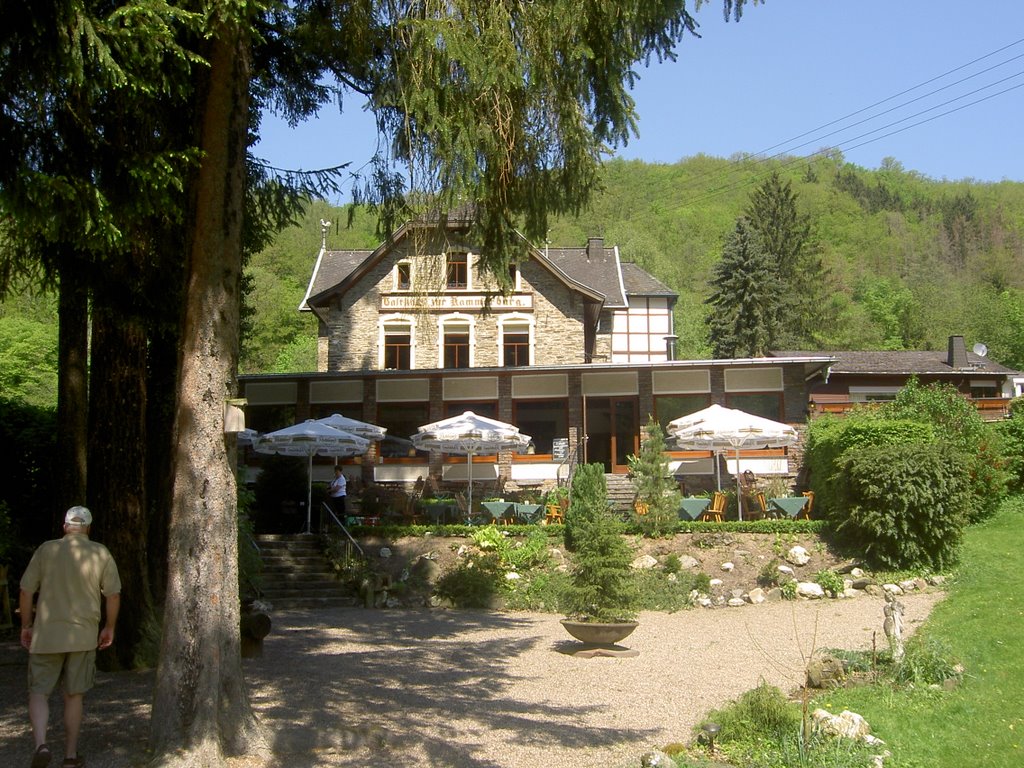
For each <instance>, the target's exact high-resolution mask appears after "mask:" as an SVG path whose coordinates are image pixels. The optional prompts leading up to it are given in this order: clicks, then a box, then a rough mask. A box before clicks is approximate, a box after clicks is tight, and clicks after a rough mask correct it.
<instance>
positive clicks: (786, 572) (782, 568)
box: [776, 565, 796, 576]
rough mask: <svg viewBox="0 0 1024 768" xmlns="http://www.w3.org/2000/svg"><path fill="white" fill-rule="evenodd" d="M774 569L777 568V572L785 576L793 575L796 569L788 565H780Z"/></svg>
mask: <svg viewBox="0 0 1024 768" xmlns="http://www.w3.org/2000/svg"><path fill="white" fill-rule="evenodd" d="M776 570H778V572H779V573H781V574H784V575H786V576H793V575H794V574H795V573H796V571H794V570H793V569H792V568H790V567H789V566H788V565H780V566H779V567H778V568H777V569H776Z"/></svg>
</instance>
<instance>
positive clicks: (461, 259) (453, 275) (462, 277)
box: [445, 252, 469, 290]
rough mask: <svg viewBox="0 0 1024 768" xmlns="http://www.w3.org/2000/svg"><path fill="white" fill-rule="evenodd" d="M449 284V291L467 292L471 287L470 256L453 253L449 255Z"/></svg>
mask: <svg viewBox="0 0 1024 768" xmlns="http://www.w3.org/2000/svg"><path fill="white" fill-rule="evenodd" d="M445 258H446V266H447V276H448V278H447V282H446V285H445V287H446V288H448V290H460V289H461V290H465V289H466V288H468V287H469V254H468V253H465V252H462V253H451V252H449V253H448V254H447V256H446V257H445Z"/></svg>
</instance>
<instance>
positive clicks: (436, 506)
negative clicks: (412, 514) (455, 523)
mask: <svg viewBox="0 0 1024 768" xmlns="http://www.w3.org/2000/svg"><path fill="white" fill-rule="evenodd" d="M420 509H421V510H423V514H424V515H426V516H427V518H428V519H429V520H430V522H431V523H433V524H434V525H441V524H442V523H446V522H448V521H449V520H452V519H454V518H455V516H456V515H457V513H458V504H456V503H455V502H454V501H452V502H447V501H437V502H433V503H430V504H422V503H421V504H420Z"/></svg>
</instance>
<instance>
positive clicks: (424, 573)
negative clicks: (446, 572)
mask: <svg viewBox="0 0 1024 768" xmlns="http://www.w3.org/2000/svg"><path fill="white" fill-rule="evenodd" d="M409 572H410V574H411V575H412V576H415V577H416V578H417V579H420V580H422V581H423V582H424V583H426V584H430V585H431V586H433V585H435V584H437V580H438V579H440V578H441V566H440V565H438V563H437V562H436V561H435V560H432V559H431V558H429V557H420V558H418V559H417V560H416V562H414V563H413V564H412V568H410V569H409Z"/></svg>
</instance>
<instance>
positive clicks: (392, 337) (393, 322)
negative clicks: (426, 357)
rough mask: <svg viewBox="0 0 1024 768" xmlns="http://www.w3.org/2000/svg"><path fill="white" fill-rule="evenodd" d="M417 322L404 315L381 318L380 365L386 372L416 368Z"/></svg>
mask: <svg viewBox="0 0 1024 768" xmlns="http://www.w3.org/2000/svg"><path fill="white" fill-rule="evenodd" d="M415 330H416V322H415V320H413V319H412V318H411V317H406V316H404V315H391V316H388V317H382V318H380V331H379V341H378V346H379V349H380V359H379V363H378V364H379V365H380V367H381V368H383V369H384V370H399V371H410V370H412V369H413V368H414V367H415V366H416V355H415V346H414V344H413V339H414V338H415Z"/></svg>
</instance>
